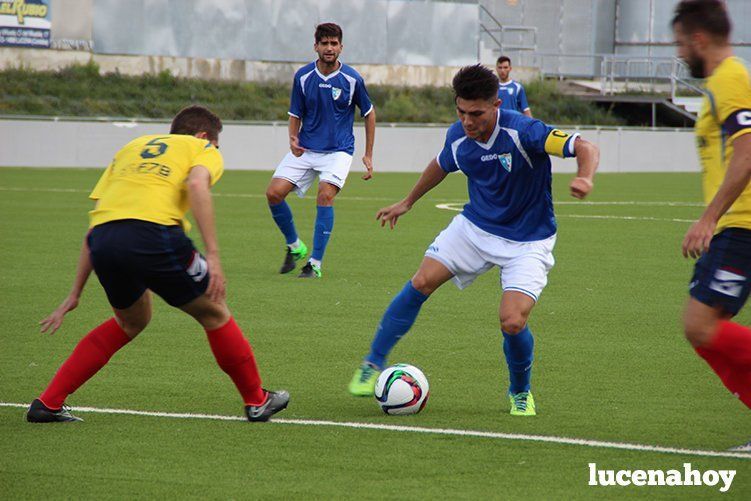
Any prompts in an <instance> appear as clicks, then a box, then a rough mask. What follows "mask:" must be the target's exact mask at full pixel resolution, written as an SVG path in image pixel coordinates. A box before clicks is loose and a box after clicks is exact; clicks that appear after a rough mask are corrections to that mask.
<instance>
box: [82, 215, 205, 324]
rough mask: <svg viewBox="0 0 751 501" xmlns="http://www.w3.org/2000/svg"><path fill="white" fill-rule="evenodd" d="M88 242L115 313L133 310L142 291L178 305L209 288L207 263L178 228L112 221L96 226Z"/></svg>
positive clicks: (95, 267) (92, 258)
mask: <svg viewBox="0 0 751 501" xmlns="http://www.w3.org/2000/svg"><path fill="white" fill-rule="evenodd" d="M88 243H89V250H90V253H91V254H90V255H91V263H92V264H93V266H94V271H95V272H96V275H97V277H98V278H99V282H100V283H101V284H102V287H103V288H104V291H105V292H106V293H107V299H109V302H110V304H111V305H112V306H113V307H114V308H117V309H124V308H127V307H129V306H132V305H133V303H135V302H136V300H138V298H140V297H141V296H142V295H143V293H144V292H145V291H146V289H151V290H152V291H154V293H156V294H158V295H159V296H160V297H161V298H162V299H164V300H165V301H166V302H167V303H169V304H170V305H172V306H182V305H184V304H187V303H189V302H191V301H192V300H194V299H195V298H197V297H199V296H201V295H203V293H204V292H206V288H207V287H208V284H209V273H208V266H207V265H206V260H205V259H204V258H203V256H201V254H200V253H199V252H198V251H197V250H196V248H195V247H194V246H193V242H191V240H190V239H189V238H188V237H187V236H186V235H185V232H184V231H183V230H182V228H181V227H180V226H163V225H160V224H155V223H150V222H147V221H140V220H135V219H123V220H120V221H111V222H109V223H104V224H101V225H99V226H95V227H94V228H93V229H92V230H91V233H89V238H88Z"/></svg>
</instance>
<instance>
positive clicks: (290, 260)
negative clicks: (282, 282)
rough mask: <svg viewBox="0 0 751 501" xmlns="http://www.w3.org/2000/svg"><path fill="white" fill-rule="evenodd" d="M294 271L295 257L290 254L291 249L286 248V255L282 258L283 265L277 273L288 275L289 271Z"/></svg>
mask: <svg viewBox="0 0 751 501" xmlns="http://www.w3.org/2000/svg"><path fill="white" fill-rule="evenodd" d="M294 269H295V255H294V254H292V249H290V248H289V247H287V255H286V256H284V263H283V264H282V267H281V269H280V270H279V273H281V274H282V275H283V274H285V273H289V272H290V271H292V270H294Z"/></svg>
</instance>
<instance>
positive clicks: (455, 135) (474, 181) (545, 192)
mask: <svg viewBox="0 0 751 501" xmlns="http://www.w3.org/2000/svg"><path fill="white" fill-rule="evenodd" d="M577 136H578V134H567V133H565V132H562V131H560V130H558V129H554V128H552V127H550V126H548V125H546V124H544V123H543V122H541V121H540V120H536V119H534V118H529V117H527V116H525V115H522V114H521V113H517V112H515V111H506V110H499V111H498V114H497V118H496V124H495V128H494V129H493V133H492V135H491V136H490V138H489V139H488V142H487V143H481V142H479V141H476V140H474V139H471V138H469V137H467V135H466V134H465V133H464V129H463V128H462V124H461V122H456V123H455V124H453V125H452V126H451V127H450V128H449V129H448V132H447V133H446V142H445V144H444V147H443V150H442V151H441V152H440V153H439V154H438V157H437V158H436V160H437V162H438V164H439V165H440V166H441V168H442V169H443V170H444V171H446V172H455V171H457V170H461V171H462V172H463V173H464V174H465V175H466V176H467V189H468V192H469V202H468V203H467V204H465V205H464V210H463V211H462V214H464V216H465V217H466V218H467V219H469V220H470V221H471V222H472V223H473V224H475V225H476V226H477V227H479V228H480V229H482V230H484V231H487V232H488V233H491V234H493V235H496V236H499V237H502V238H505V239H507V240H513V241H516V242H531V241H536V240H543V239H545V238H548V237H550V236H552V235H554V234H555V232H556V222H555V215H554V213H553V195H552V171H551V163H550V157H549V155H556V156H559V157H573V156H575V155H574V141H575V140H576V137H577Z"/></svg>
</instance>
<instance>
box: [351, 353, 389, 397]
mask: <svg viewBox="0 0 751 501" xmlns="http://www.w3.org/2000/svg"><path fill="white" fill-rule="evenodd" d="M380 374H381V371H379V370H378V369H377V368H376V367H374V366H373V365H371V364H369V363H368V362H363V363H362V365H360V367H358V368H357V370H356V371H355V375H354V376H352V381H350V382H349V392H350V393H351V394H352V395H354V396H356V397H371V396H373V394H374V393H375V385H376V381H377V380H378V376H379V375H380Z"/></svg>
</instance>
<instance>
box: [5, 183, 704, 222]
mask: <svg viewBox="0 0 751 501" xmlns="http://www.w3.org/2000/svg"><path fill="white" fill-rule="evenodd" d="M0 191H15V192H20V193H27V192H29V193H30V192H41V193H91V190H82V189H80V188H22V187H14V186H0ZM214 196H215V197H225V198H264V199H265V198H266V195H265V194H263V193H214ZM336 199H337V200H354V201H373V202H397V201H398V200H397V198H396V197H348V196H346V195H342V196H340V197H336ZM446 202H447V203H442V204H438V205H436V207H437V208H439V209H446V210H461V209H455V208H451V207H450V206H451V205H458V204H464V203H466V202H467V201H466V199H461V200H460V199H456V200H447V201H446ZM553 203H554V204H555V205H592V206H599V205H603V206H610V205H622V206H635V207H639V206H643V207H704V204H702V203H698V202H665V201H654V202H650V201H638V200H619V201H611V202H607V201H598V202H589V201H585V200H582V201H575V200H561V201H558V202H553ZM607 217H610V216H607ZM675 221H678V220H675ZM681 221H682V220H681Z"/></svg>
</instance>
